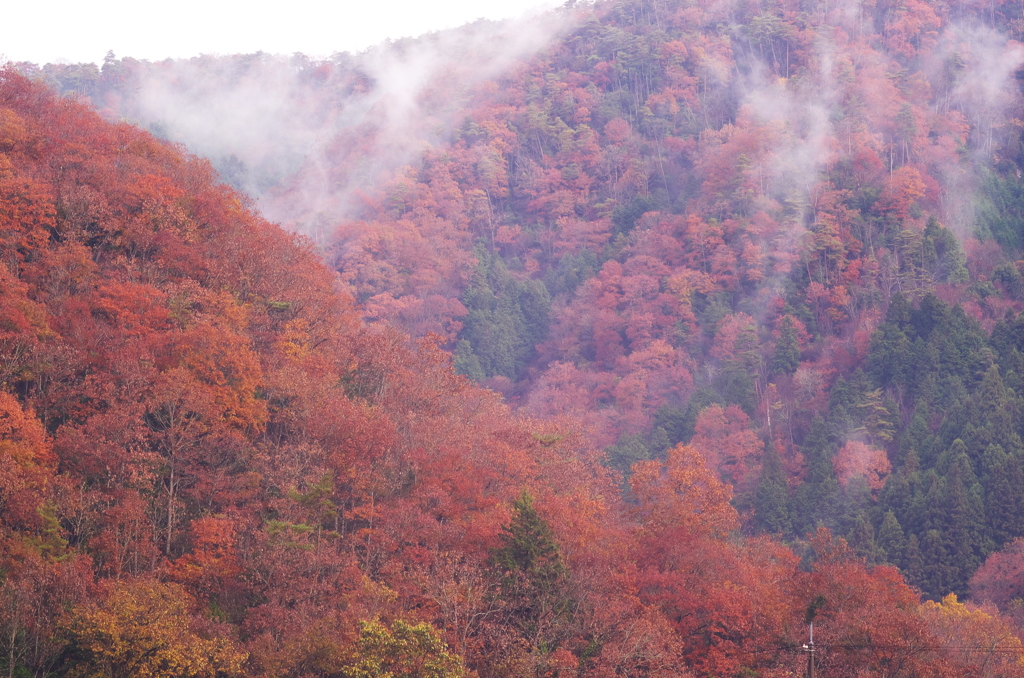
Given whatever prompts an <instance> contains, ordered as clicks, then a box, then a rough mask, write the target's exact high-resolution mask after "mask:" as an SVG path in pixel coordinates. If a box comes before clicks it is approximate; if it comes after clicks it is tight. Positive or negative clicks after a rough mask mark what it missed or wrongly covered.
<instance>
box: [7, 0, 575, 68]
mask: <svg viewBox="0 0 1024 678" xmlns="http://www.w3.org/2000/svg"><path fill="white" fill-rule="evenodd" d="M563 2H564V0H333V2H332V1H329V0H328V1H317V0H287V1H286V2H283V3H282V2H275V3H273V4H269V3H260V2H259V0H248V1H245V2H243V1H242V0H164V1H162V2H154V1H153V0H149V1H148V2H146V1H142V0H101V2H87V1H86V0H15V1H14V2H11V3H5V4H7V5H8V6H7V7H5V8H4V12H3V14H4V17H3V24H4V26H5V27H6V30H4V31H3V32H2V34H0V63H3V62H4V61H7V60H11V61H31V62H35V63H38V64H43V63H47V62H58V61H65V62H72V63H73V62H84V61H93V62H96V63H100V62H102V61H103V57H104V55H106V53H107V50H113V51H114V54H116V55H117V56H118V57H125V56H130V57H135V58H136V59H148V60H150V61H155V60H159V59H164V58H168V57H172V58H178V57H191V56H196V55H198V54H236V53H250V52H256V51H259V50H262V51H264V52H270V53H284V54H290V53H293V52H302V53H304V54H306V55H309V56H329V55H330V54H331V53H333V52H344V51H349V52H351V51H359V50H361V49H365V48H366V47H369V46H371V45H375V44H377V43H379V42H382V41H383V40H385V39H388V38H391V39H397V38H402V37H408V36H417V35H422V34H423V33H427V32H430V31H434V30H440V29H444V28H453V27H455V26H460V25H462V24H464V23H467V22H470V21H473V20H475V19H478V18H481V17H485V18H489V19H502V18H509V17H515V16H519V15H521V14H523V13H524V12H527V11H539V10H541V9H546V8H550V7H555V6H558V5H560V4H563Z"/></svg>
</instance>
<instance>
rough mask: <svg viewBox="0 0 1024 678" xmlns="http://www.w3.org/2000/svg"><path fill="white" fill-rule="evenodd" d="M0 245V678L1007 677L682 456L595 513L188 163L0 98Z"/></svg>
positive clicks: (546, 439)
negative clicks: (810, 672) (812, 643)
mask: <svg viewBox="0 0 1024 678" xmlns="http://www.w3.org/2000/svg"><path fill="white" fill-rule="evenodd" d="M0 234H2V239H0V260H2V262H3V263H2V265H0V283H2V284H0V366H2V371H0V432H2V433H0V606H2V610H3V614H0V631H2V633H0V666H3V668H5V669H6V670H7V673H8V674H9V675H18V676H22V675H34V676H49V675H67V676H129V675H132V676H134V675H167V676H179V675H180V676H211V677H212V676H232V675H253V676H349V677H351V676H362V675H383V674H384V673H385V672H391V673H392V674H394V675H407V676H432V677H437V676H463V675H473V674H475V675H479V676H550V675H563V676H567V675H586V676H616V675H631V676H680V675H691V674H692V675H700V676H711V675H716V676H721V675H752V674H756V675H763V676H783V675H792V673H793V671H796V670H798V669H799V667H801V666H802V665H803V663H804V656H803V655H802V653H801V652H800V651H799V649H798V648H799V643H800V642H801V641H802V640H803V638H804V632H805V626H804V623H805V621H806V619H807V618H809V616H811V615H812V614H816V615H817V616H816V618H815V623H816V638H817V642H818V652H817V657H818V661H819V664H818V666H819V670H820V671H822V672H831V673H832V674H834V675H853V674H854V673H855V672H857V671H869V672H876V673H877V672H882V671H884V672H886V674H887V675H908V676H909V675H929V676H947V675H948V676H958V675H967V674H971V675H978V674H979V672H980V671H982V670H983V669H985V670H989V671H995V674H996V675H1001V676H1014V675H1018V674H1021V673H1024V671H1022V668H1021V665H1020V664H1019V663H1018V662H1017V660H1016V656H1017V655H1016V654H1014V653H1018V652H1020V651H1021V649H1022V648H1021V642H1020V640H1019V638H1018V637H1017V636H1016V635H1014V632H1013V630H1012V625H1011V624H1010V623H1009V622H1008V621H1007V620H1006V619H1005V618H1003V617H1000V616H999V615H998V613H997V612H996V611H995V609H994V608H988V609H977V608H970V607H967V606H965V605H964V604H962V603H960V602H958V601H957V600H956V598H955V597H952V596H951V597H948V598H946V599H945V600H943V601H942V602H941V603H932V602H927V603H924V604H920V602H919V598H918V595H917V594H916V593H915V592H914V591H913V590H912V589H911V588H910V587H909V586H907V585H906V584H905V583H904V582H903V580H902V578H901V577H900V575H899V573H898V572H897V571H896V570H895V569H894V568H891V567H884V566H879V567H873V568H869V567H868V566H867V565H866V563H865V561H864V559H863V558H860V557H859V556H858V555H857V554H856V553H855V552H854V551H852V550H851V549H850V547H849V546H848V545H847V543H846V542H845V541H844V540H842V539H837V538H833V537H832V536H831V535H830V534H829V533H828V531H827V530H825V529H823V528H822V529H819V530H817V532H816V533H815V535H813V536H812V538H811V539H810V541H809V542H808V545H807V547H806V549H804V550H803V552H802V553H801V554H800V556H799V557H798V556H797V555H796V554H794V553H793V552H792V551H790V550H789V549H788V548H786V547H785V546H783V545H781V544H780V543H778V542H775V541H773V540H772V539H770V538H767V537H759V538H744V537H742V536H741V535H740V534H739V532H738V530H739V525H740V520H739V515H738V514H737V512H736V510H735V509H734V508H733V506H732V505H731V504H730V499H731V496H732V494H731V491H730V489H729V486H728V485H726V484H724V483H723V482H722V481H721V480H720V479H719V477H718V473H717V472H715V471H712V470H710V469H708V468H707V466H706V462H705V456H704V455H702V453H701V452H700V451H699V449H698V448H697V447H694V446H683V445H679V446H676V447H674V448H672V449H671V450H669V451H668V452H667V454H666V455H664V459H663V460H654V461H646V462H641V463H639V464H637V465H635V466H634V467H633V471H632V475H631V478H630V481H629V483H630V496H631V500H630V501H629V502H628V503H627V502H624V501H623V500H622V499H620V492H619V487H618V485H617V480H618V479H617V478H616V476H615V475H614V472H612V471H609V470H607V469H606V468H605V467H604V466H602V465H601V464H600V463H599V459H600V455H599V454H598V452H597V450H596V449H595V448H594V447H593V446H592V445H591V444H590V443H589V442H588V438H587V437H586V436H584V435H582V434H581V433H580V432H579V431H577V430H574V429H573V427H572V426H573V425H572V422H571V421H563V422H561V423H555V424H553V423H551V422H548V421H541V420H536V419H530V418H527V417H524V416H514V415H513V413H512V412H510V411H509V409H508V407H507V406H506V405H504V404H502V403H501V402H500V399H499V398H498V397H497V396H496V395H495V394H494V393H493V392H490V391H487V390H484V389H480V388H478V387H475V386H473V385H471V384H470V383H469V382H468V381H467V380H465V379H464V378H463V377H460V376H458V375H456V374H455V372H454V371H453V369H452V366H451V360H450V358H449V357H448V356H447V355H445V354H444V353H443V352H441V351H440V350H439V349H438V348H437V347H436V345H435V344H433V343H432V342H431V341H426V342H420V343H419V344H418V345H415V346H412V345H410V344H409V341H408V339H406V338H404V337H403V336H402V335H400V334H399V333H398V332H397V331H396V330H394V329H391V328H389V327H387V326H385V325H382V324H370V325H366V324H364V323H363V322H361V321H360V319H359V318H358V314H357V313H356V311H355V310H354V307H353V305H352V300H351V298H350V297H348V296H346V295H345V294H342V293H339V292H337V291H336V290H335V287H336V285H337V284H338V283H337V281H336V280H335V279H334V277H333V276H332V274H331V273H329V271H328V270H327V269H326V268H325V267H324V266H323V265H322V263H321V262H320V260H319V257H318V256H317V253H316V252H315V251H314V250H313V249H312V248H311V247H310V246H309V245H308V244H305V243H304V242H303V241H301V240H299V239H297V238H296V237H294V236H291V235H287V234H286V233H285V232H283V231H281V230H280V229H278V228H277V227H275V226H272V225H271V224H269V223H267V222H265V221H263V220H262V219H261V218H259V217H257V216H255V215H254V214H253V213H252V212H251V211H249V210H248V209H247V208H246V207H245V206H244V204H243V203H242V201H241V200H240V198H239V196H238V195H237V194H235V193H233V192H232V191H231V190H230V189H228V188H225V187H224V186H222V185H220V184H218V183H217V181H216V180H215V177H214V174H213V172H212V171H211V169H210V166H209V165H208V164H207V163H206V162H204V161H201V160H198V159H196V158H188V157H184V156H182V155H181V154H180V153H179V152H178V151H177V150H176V149H174V148H173V147H170V146H168V145H166V144H165V143H162V142H159V141H157V140H154V139H153V138H152V137H150V136H149V135H148V134H146V133H145V132H142V131H140V130H138V129H137V128H134V127H131V126H129V125H123V124H122V125H112V124H109V123H105V122H103V121H102V120H101V119H100V118H99V117H98V116H97V115H96V114H95V113H93V112H91V111H90V110H89V109H88V108H87V107H85V106H84V105H82V104H80V103H77V102H73V101H69V100H66V99H59V98H57V97H55V96H54V95H53V94H51V93H49V92H48V91H47V90H46V89H45V88H43V87H42V86H40V85H37V84H32V83H30V82H29V81H28V80H26V79H25V78H23V77H22V76H20V75H17V74H16V73H15V72H14V71H12V70H6V71H3V72H2V73H0ZM892 307H893V308H895V305H893V306H892ZM907 313H908V314H909V317H910V320H909V322H910V323H915V322H919V313H920V312H919V311H909V310H908V311H907ZM890 322H892V323H893V324H894V329H893V330H892V332H893V333H897V332H903V333H904V334H906V333H907V332H909V331H910V329H909V326H905V325H903V324H900V323H901V322H902V320H901V319H900V318H893V319H892V320H891V321H890ZM914 341H915V342H916V341H917V337H916V336H915V338H914ZM1011 354H1012V351H1011ZM992 370H993V371H994V370H995V368H992ZM952 463H954V464H957V463H960V462H959V461H957V460H955V459H954V460H953V462H952ZM982 641H984V643H985V647H986V648H987V649H986V652H981V653H979V652H978V651H977V649H978V648H980V647H981V643H982ZM993 644H994V645H993ZM993 647H994V648H995V649H994V650H993Z"/></svg>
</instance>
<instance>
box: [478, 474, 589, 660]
mask: <svg viewBox="0 0 1024 678" xmlns="http://www.w3.org/2000/svg"><path fill="white" fill-rule="evenodd" d="M512 508H513V515H512V522H511V523H509V524H508V525H505V526H502V531H501V534H500V535H499V540H500V542H501V545H500V546H499V547H498V548H497V549H495V550H494V552H493V553H492V554H491V561H492V563H493V564H494V565H495V566H496V568H497V569H498V571H499V572H500V573H501V575H502V579H501V597H502V598H503V600H504V601H505V605H506V608H505V610H506V613H507V614H508V615H509V617H510V618H511V620H512V622H513V623H514V624H515V626H516V627H517V628H518V629H519V631H520V632H521V633H522V634H523V636H524V638H526V640H527V641H528V642H530V643H531V645H532V646H533V647H534V648H536V649H537V650H539V651H540V652H542V653H547V652H550V651H552V650H554V649H556V648H557V646H558V645H559V643H560V641H561V640H563V639H564V637H565V636H566V633H567V631H568V627H569V624H570V623H571V621H572V616H573V609H574V608H575V600H574V598H573V596H572V594H571V590H570V589H571V586H570V575H569V569H568V568H567V567H566V566H565V564H564V563H563V562H562V558H561V554H560V552H559V549H558V543H557V542H556V541H555V536H554V533H553V532H552V531H551V527H550V526H549V525H548V523H547V521H545V520H544V519H543V518H542V517H541V516H540V514H539V513H538V512H537V509H536V508H535V507H534V503H533V497H532V496H531V495H530V494H529V493H528V492H523V494H522V495H520V497H519V498H518V499H517V500H516V501H515V502H514V504H513V507H512Z"/></svg>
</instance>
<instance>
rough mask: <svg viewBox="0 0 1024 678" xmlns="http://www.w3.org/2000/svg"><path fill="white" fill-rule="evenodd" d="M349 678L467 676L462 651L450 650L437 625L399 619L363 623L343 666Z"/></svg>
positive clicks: (446, 677) (345, 674) (451, 677)
mask: <svg viewBox="0 0 1024 678" xmlns="http://www.w3.org/2000/svg"><path fill="white" fill-rule="evenodd" d="M341 674H342V675H343V676H345V678H463V677H464V676H465V675H466V670H465V668H464V667H463V664H462V658H461V657H459V655H457V654H455V653H452V652H449V651H448V645H447V644H445V642H444V641H443V640H442V639H441V637H440V636H439V635H438V633H437V631H436V630H435V629H434V627H433V626H431V625H430V624H428V623H426V622H421V623H419V624H409V623H408V622H404V621H402V620H400V619H399V620H396V621H395V622H394V623H393V624H392V625H391V628H390V629H389V628H388V627H387V626H386V625H385V624H383V623H382V622H380V621H377V620H374V621H364V622H361V624H360V631H359V640H358V641H356V644H355V647H354V648H353V649H352V653H351V655H350V656H349V658H348V661H346V663H345V666H344V667H343V668H342V669H341Z"/></svg>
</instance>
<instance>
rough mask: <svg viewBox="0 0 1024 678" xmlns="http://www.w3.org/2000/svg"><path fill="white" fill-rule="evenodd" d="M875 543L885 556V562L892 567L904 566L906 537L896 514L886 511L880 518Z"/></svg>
mask: <svg viewBox="0 0 1024 678" xmlns="http://www.w3.org/2000/svg"><path fill="white" fill-rule="evenodd" d="M876 541H877V543H878V546H879V548H880V549H882V551H883V552H884V554H885V556H884V557H885V559H886V561H887V562H889V563H892V564H893V565H898V566H901V567H902V566H904V552H905V551H906V549H907V540H906V536H905V535H904V534H903V528H902V527H901V526H900V521H899V520H897V519H896V514H895V513H893V512H892V511H886V512H885V517H884V518H882V525H881V527H879V528H878V538H877V540H876Z"/></svg>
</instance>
